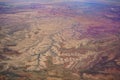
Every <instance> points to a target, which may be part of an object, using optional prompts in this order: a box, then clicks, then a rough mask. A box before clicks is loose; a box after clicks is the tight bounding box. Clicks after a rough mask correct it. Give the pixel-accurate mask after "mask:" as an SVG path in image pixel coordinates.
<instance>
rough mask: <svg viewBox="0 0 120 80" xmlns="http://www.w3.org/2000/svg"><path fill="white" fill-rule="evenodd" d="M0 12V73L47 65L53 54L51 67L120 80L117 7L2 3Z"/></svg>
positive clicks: (86, 78) (95, 79) (87, 78)
mask: <svg viewBox="0 0 120 80" xmlns="http://www.w3.org/2000/svg"><path fill="white" fill-rule="evenodd" d="M94 6H96V7H94ZM5 9H6V10H5ZM1 10H3V11H2V12H0V69H1V70H0V71H1V73H2V72H4V71H13V72H14V71H16V70H19V69H20V70H21V69H22V70H25V71H41V70H43V69H47V68H48V65H47V63H46V62H47V61H48V60H47V59H48V58H47V57H48V56H51V57H52V63H53V64H52V65H62V66H63V67H64V68H65V69H68V70H69V71H71V72H73V73H75V74H77V75H79V76H80V77H81V79H84V80H91V79H92V80H99V79H103V80H119V79H120V78H119V75H120V14H119V11H120V6H117V5H116V6H115V5H108V4H98V3H78V2H69V3H55V4H44V5H43V4H30V5H24V6H18V7H16V6H12V7H11V8H8V7H7V6H6V5H3V7H1ZM58 69H59V68H58ZM17 73H19V72H17ZM50 73H51V72H50ZM58 73H60V72H58ZM4 74H5V73H4ZM8 74H9V73H8ZM29 74H30V73H29ZM48 74H49V72H48ZM55 74H56V73H55ZM93 74H94V75H93ZM104 75H107V76H106V77H104ZM52 76H53V75H52ZM19 77H20V76H19ZM1 79H2V78H1ZM40 79H41V78H40ZM16 80H17V79H16ZM31 80H32V79H31ZM36 80H37V79H36ZM41 80H71V79H64V78H62V79H61V78H59V79H56V78H55V79H53V78H52V79H51V77H50V78H49V77H48V78H44V79H41ZM72 80H77V79H72Z"/></svg>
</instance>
